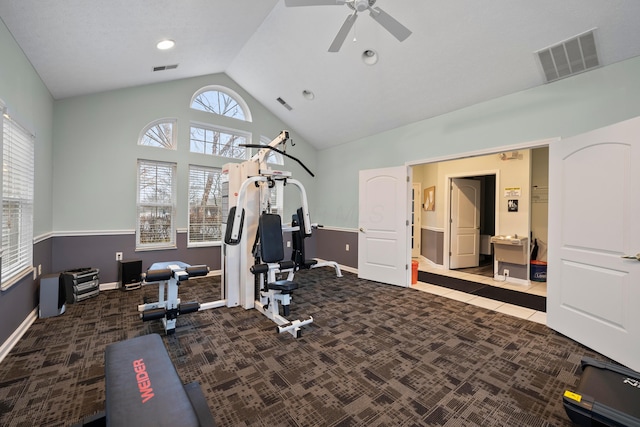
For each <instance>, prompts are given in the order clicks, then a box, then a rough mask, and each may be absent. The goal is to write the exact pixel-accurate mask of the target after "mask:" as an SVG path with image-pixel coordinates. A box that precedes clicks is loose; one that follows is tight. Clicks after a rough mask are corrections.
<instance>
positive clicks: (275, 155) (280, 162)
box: [256, 135, 284, 166]
mask: <svg viewBox="0 0 640 427" xmlns="http://www.w3.org/2000/svg"><path fill="white" fill-rule="evenodd" d="M271 141H272V140H271V139H269V138H268V137H266V136H264V135H260V144H262V145H269V143H270V142H271ZM260 150H261V148H258V149H256V153H257V152H258V151H260ZM272 156H273V158H275V159H277V160H278V161H277V162H275V163H274V162H270V161H269V157H272ZM267 164H269V165H275V166H284V156H283V155H282V154H280V153H278V152H277V151H273V150H269V154H268V155H267Z"/></svg>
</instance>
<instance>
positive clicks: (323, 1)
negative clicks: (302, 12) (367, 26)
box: [284, 0, 346, 7]
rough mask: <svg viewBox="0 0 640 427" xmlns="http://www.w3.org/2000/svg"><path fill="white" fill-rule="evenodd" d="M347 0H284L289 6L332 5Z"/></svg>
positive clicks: (343, 2)
mask: <svg viewBox="0 0 640 427" xmlns="http://www.w3.org/2000/svg"><path fill="white" fill-rule="evenodd" d="M345 3H346V0H284V5H285V6H287V7H296V6H331V5H336V4H345Z"/></svg>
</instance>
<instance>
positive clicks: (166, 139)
mask: <svg viewBox="0 0 640 427" xmlns="http://www.w3.org/2000/svg"><path fill="white" fill-rule="evenodd" d="M176 122H177V120H176V119H160V120H155V121H153V122H151V123H149V124H148V125H147V126H146V127H145V128H144V129H143V130H142V132H140V138H138V145H147V146H149V147H160V148H167V149H169V150H175V149H176V145H177V144H176V140H177V138H176Z"/></svg>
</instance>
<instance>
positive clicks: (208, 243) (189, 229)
mask: <svg viewBox="0 0 640 427" xmlns="http://www.w3.org/2000/svg"><path fill="white" fill-rule="evenodd" d="M192 171H202V172H205V173H211V172H213V173H216V174H217V175H218V177H217V180H216V181H217V188H215V184H214V187H212V192H213V194H212V195H213V198H214V200H215V199H217V200H218V203H217V206H218V207H219V210H220V220H219V222H218V223H216V222H215V221H214V224H213V227H215V226H216V225H217V226H218V229H219V233H220V236H219V237H218V239H217V240H196V241H192V240H191V232H192V222H191V218H192V215H191V210H192V208H194V207H195V206H197V204H195V203H192V191H193V189H192V188H193V187H192V184H193V181H192V174H191V173H192ZM221 180H222V168H220V167H212V166H202V165H197V164H190V165H189V190H188V198H187V199H188V200H187V204H188V209H187V212H188V215H187V216H188V217H187V247H188V248H192V247H207V246H220V245H221V244H222V186H221ZM202 193H204V191H202ZM216 193H217V197H216ZM198 197H200V198H201V197H202V194H199V195H198ZM207 206H212V205H209V204H208V205H207ZM213 206H216V205H213ZM194 225H195V226H197V225H198V224H194ZM199 225H200V226H206V224H205V223H204V222H202V223H200V224H199Z"/></svg>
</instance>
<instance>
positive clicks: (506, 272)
mask: <svg viewBox="0 0 640 427" xmlns="http://www.w3.org/2000/svg"><path fill="white" fill-rule="evenodd" d="M502 275H503V276H504V277H509V270H507V269H506V268H505V269H504V271H503V273H502Z"/></svg>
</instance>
